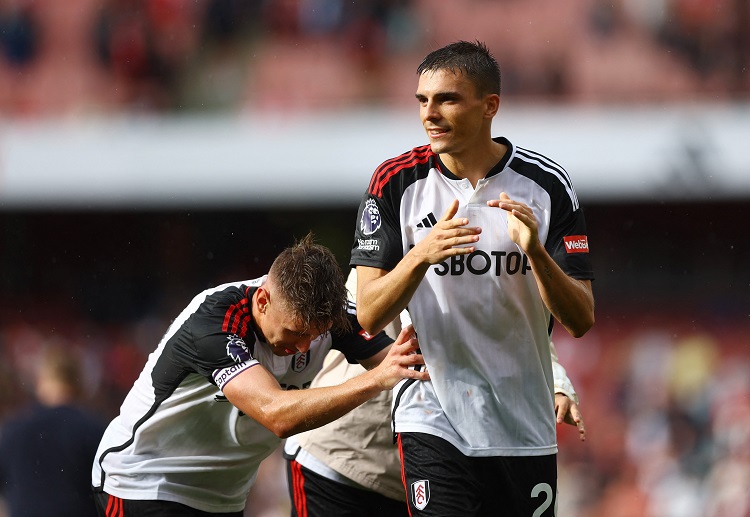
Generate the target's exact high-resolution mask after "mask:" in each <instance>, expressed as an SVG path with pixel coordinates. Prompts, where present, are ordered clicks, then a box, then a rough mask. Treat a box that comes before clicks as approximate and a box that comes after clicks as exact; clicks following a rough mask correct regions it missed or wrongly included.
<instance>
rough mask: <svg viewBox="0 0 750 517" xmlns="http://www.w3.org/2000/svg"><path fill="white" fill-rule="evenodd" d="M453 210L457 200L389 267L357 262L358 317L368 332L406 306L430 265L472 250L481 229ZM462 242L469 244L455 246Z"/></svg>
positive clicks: (456, 205)
mask: <svg viewBox="0 0 750 517" xmlns="http://www.w3.org/2000/svg"><path fill="white" fill-rule="evenodd" d="M456 212H458V200H454V201H453V202H452V203H451V206H450V207H449V208H448V210H447V211H446V212H445V213H444V214H443V216H442V217H441V218H440V220H439V221H438V223H437V224H436V225H435V226H434V227H433V229H432V230H431V231H430V233H429V234H428V235H427V237H425V238H424V239H423V240H421V241H420V242H418V243H417V244H416V245H415V246H414V247H413V248H412V249H411V250H409V252H408V253H407V254H406V255H404V257H403V258H402V259H401V260H400V261H399V263H398V264H396V267H394V268H393V269H392V270H391V271H386V270H384V269H379V268H374V267H367V266H357V300H359V301H358V302H357V317H358V319H359V323H360V325H362V328H364V329H365V330H366V331H367V332H368V333H370V334H375V333H377V332H380V331H381V330H382V329H384V328H385V326H386V325H388V324H389V323H390V322H391V321H393V320H394V319H395V318H396V317H397V316H398V315H399V314H400V313H401V311H403V310H404V309H405V308H406V306H407V304H408V303H409V300H411V297H412V296H413V295H414V292H415V291H416V290H417V287H418V286H419V283H420V282H421V281H422V279H423V278H424V275H425V273H427V270H428V269H429V267H430V266H431V265H433V264H438V263H440V262H443V261H444V260H446V259H447V258H450V257H452V256H454V255H466V254H469V253H471V252H472V251H474V249H475V248H474V246H471V244H473V243H475V242H477V241H478V240H479V233H480V232H481V229H480V228H476V227H467V226H466V225H467V224H469V220H468V219H466V218H461V217H458V218H454V216H455V215H456ZM463 245H469V246H466V247H457V246H463Z"/></svg>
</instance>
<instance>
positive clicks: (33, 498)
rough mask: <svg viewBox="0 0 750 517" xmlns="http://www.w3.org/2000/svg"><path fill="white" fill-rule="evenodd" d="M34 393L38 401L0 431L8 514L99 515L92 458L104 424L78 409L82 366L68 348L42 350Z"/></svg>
mask: <svg viewBox="0 0 750 517" xmlns="http://www.w3.org/2000/svg"><path fill="white" fill-rule="evenodd" d="M35 395H36V399H37V401H38V404H36V405H34V406H33V407H30V408H27V409H26V410H23V411H22V412H21V413H20V414H18V415H17V416H15V417H14V418H12V419H10V420H9V421H8V422H7V424H6V425H5V426H4V427H3V428H2V430H1V434H0V493H2V495H3V496H4V497H5V500H6V504H7V507H8V510H9V512H10V516H9V517H25V516H28V517H31V516H40V515H54V516H56V517H87V516H91V517H95V516H96V511H95V506H94V501H93V497H92V494H91V481H90V472H91V461H92V459H93V457H94V453H95V452H96V447H97V445H98V444H99V440H100V439H101V437H102V434H103V432H104V423H103V422H100V421H99V420H97V419H96V418H94V417H93V416H91V415H89V414H87V413H86V412H84V411H83V410H82V409H80V408H79V407H77V404H78V401H79V400H81V398H82V395H83V388H82V385H81V368H80V364H79V363H78V361H77V360H76V358H75V357H74V356H73V355H71V353H70V351H69V350H65V349H63V348H61V347H51V348H48V349H46V350H44V351H43V352H42V356H41V358H40V360H39V364H38V368H37V372H36V378H35Z"/></svg>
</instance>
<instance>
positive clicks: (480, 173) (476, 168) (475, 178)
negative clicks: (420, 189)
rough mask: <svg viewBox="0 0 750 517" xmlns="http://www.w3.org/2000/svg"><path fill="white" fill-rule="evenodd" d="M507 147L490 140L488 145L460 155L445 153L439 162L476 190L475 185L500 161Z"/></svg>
mask: <svg viewBox="0 0 750 517" xmlns="http://www.w3.org/2000/svg"><path fill="white" fill-rule="evenodd" d="M507 151H508V147H507V146H506V145H504V144H500V143H497V142H495V141H493V140H490V142H489V143H488V145H483V146H482V147H481V148H479V147H476V148H472V149H471V150H466V151H463V152H460V153H445V154H441V155H440V160H441V161H442V162H443V163H444V164H445V166H446V167H448V168H449V169H450V171H451V172H452V173H453V174H455V175H456V176H458V177H459V178H465V179H468V180H469V181H470V182H471V185H472V186H473V187H474V188H476V186H477V183H478V182H479V180H481V179H482V178H485V177H486V176H487V173H489V172H490V170H492V168H493V167H494V166H495V165H497V163H498V162H499V161H500V160H502V158H503V156H505V153H506V152H507Z"/></svg>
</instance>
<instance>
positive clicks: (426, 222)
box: [417, 212, 437, 228]
mask: <svg viewBox="0 0 750 517" xmlns="http://www.w3.org/2000/svg"><path fill="white" fill-rule="evenodd" d="M436 224H437V219H435V214H433V213H432V212H430V213H429V214H427V217H425V218H424V219H422V222H421V223H418V224H417V228H432V227H433V226H435V225H436Z"/></svg>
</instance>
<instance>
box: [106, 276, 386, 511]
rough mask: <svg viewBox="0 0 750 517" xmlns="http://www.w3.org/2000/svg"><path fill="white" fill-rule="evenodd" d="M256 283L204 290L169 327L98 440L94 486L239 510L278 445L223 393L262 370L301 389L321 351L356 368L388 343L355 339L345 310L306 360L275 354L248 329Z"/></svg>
mask: <svg viewBox="0 0 750 517" xmlns="http://www.w3.org/2000/svg"><path fill="white" fill-rule="evenodd" d="M265 279H266V277H262V278H259V279H255V280H249V281H244V282H235V283H229V284H224V285H221V286H218V287H215V288H213V289H209V290H206V291H204V292H203V293H201V294H199V295H198V296H196V297H195V298H194V299H193V300H192V301H191V303H190V304H189V305H188V306H187V307H186V308H185V309H184V310H183V311H182V313H181V314H180V315H179V316H178V317H177V319H176V320H175V321H174V322H173V323H172V325H171V326H170V328H169V330H168V331H167V333H166V334H165V336H164V337H163V338H162V340H161V342H160V343H159V345H158V347H157V349H156V350H155V351H154V352H153V353H151V355H150V356H149V358H148V361H147V363H146V366H145V367H144V369H143V371H142V372H141V374H140V376H139V378H138V379H137V380H136V382H135V384H134V385H133V388H132V389H131V391H130V392H129V393H128V395H127V396H126V398H125V401H124V402H123V404H122V406H121V408H120V414H119V415H118V416H117V417H116V418H115V419H114V420H113V421H112V422H111V423H110V425H109V427H108V428H107V430H106V432H105V433H104V437H103V438H102V441H101V443H100V445H99V449H98V451H97V453H96V457H95V459H94V466H93V469H92V484H93V486H94V487H97V488H102V487H103V490H104V491H106V492H107V493H109V494H112V495H114V496H117V497H120V498H123V499H137V500H163V501H176V502H179V503H182V504H185V505H187V506H190V507H192V508H196V509H199V510H202V511H206V512H230V511H240V510H242V509H243V508H244V506H245V501H246V499H247V493H248V490H249V489H250V486H251V485H252V483H253V481H254V479H255V477H256V475H257V472H258V467H259V465H260V463H261V461H262V460H263V459H264V458H266V457H267V456H268V455H269V454H270V453H271V452H272V451H273V450H274V449H275V448H276V447H277V446H278V444H279V443H280V439H279V438H278V437H277V436H276V435H274V434H273V433H272V432H271V431H269V430H268V429H266V428H265V427H263V426H262V425H261V424H260V423H258V422H257V421H255V420H253V419H252V418H250V417H248V416H246V415H245V414H243V413H242V412H241V411H239V410H238V409H237V408H235V407H234V406H233V405H232V404H231V403H230V402H229V401H228V400H227V399H226V397H225V396H223V394H222V391H221V389H222V388H223V386H225V385H226V384H227V383H228V382H231V381H232V379H233V378H234V377H236V376H237V375H239V374H240V373H241V372H243V371H245V370H247V369H248V368H257V367H264V368H266V369H267V370H268V371H269V372H271V374H272V375H273V376H274V377H275V378H276V380H278V382H279V384H280V385H281V386H282V387H283V388H286V389H289V390H291V389H304V388H307V387H309V385H310V383H311V382H312V380H313V378H314V377H315V375H316V374H317V372H318V371H319V370H320V368H321V367H322V364H323V360H324V358H325V356H326V354H327V353H328V351H329V350H330V349H332V348H334V349H337V350H340V351H341V352H342V353H344V354H345V355H346V357H347V359H348V360H350V361H357V360H361V359H366V358H368V357H371V356H373V355H374V354H376V353H377V352H379V351H380V350H382V349H383V348H385V347H386V346H387V345H389V344H390V343H391V342H392V341H391V339H390V338H388V337H387V336H386V335H385V333H381V334H378V335H377V336H374V337H372V338H370V336H368V335H367V334H366V333H364V332H363V331H362V330H361V327H359V325H358V324H356V313H355V311H354V306H353V305H352V306H351V307H350V311H349V312H350V317H351V319H352V323H353V325H354V329H353V331H352V332H351V333H347V334H343V335H337V334H332V333H326V334H323V335H321V336H319V337H318V338H316V339H315V340H313V341H312V343H311V345H310V349H309V350H308V351H307V352H305V353H297V354H294V355H291V356H284V357H282V356H276V355H274V354H273V352H272V351H271V348H270V346H269V345H268V344H267V343H265V342H263V341H261V340H260V339H258V337H257V336H256V334H255V332H254V330H253V325H252V316H251V311H250V307H251V300H252V297H253V293H254V292H255V290H256V289H257V288H258V286H260V285H262V284H263V282H264V281H265ZM259 365H260V366H259Z"/></svg>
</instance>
